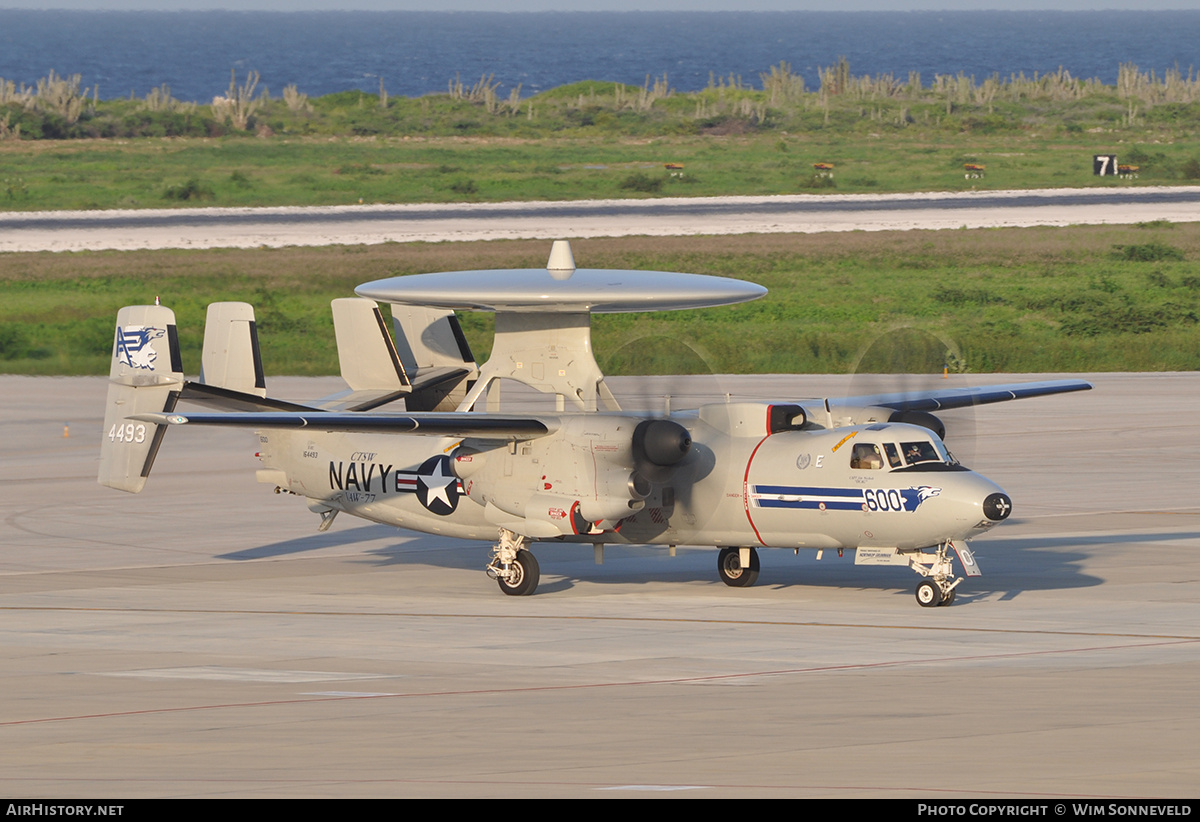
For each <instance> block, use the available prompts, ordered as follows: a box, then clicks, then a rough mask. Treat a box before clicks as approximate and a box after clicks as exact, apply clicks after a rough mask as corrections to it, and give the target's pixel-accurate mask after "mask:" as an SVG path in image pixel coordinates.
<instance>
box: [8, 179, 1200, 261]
mask: <svg viewBox="0 0 1200 822" xmlns="http://www.w3.org/2000/svg"><path fill="white" fill-rule="evenodd" d="M1151 220H1169V221H1171V222H1195V221H1196V220H1200V187H1197V186H1136V187H1133V186H1131V187H1124V186H1121V187H1113V188H1083V189H1046V190H1037V191H962V192H923V193H918V194H793V195H783V196H774V197H689V198H679V197H677V198H653V199H646V200H580V201H574V202H528V203H441V204H414V205H357V206H321V207H311V208H308V207H289V208H178V209H139V210H136V211H40V212H6V213H0V252H10V251H85V250H99V249H121V250H131V249H140V248H254V247H258V246H271V247H279V246H312V245H331V244H340V245H356V244H360V243H361V244H371V243H385V242H398V243H399V242H446V241H460V242H462V241H474V240H499V239H560V238H562V237H575V238H579V237H625V236H629V235H643V236H679V235H698V234H747V233H756V234H763V233H781V232H815V231H889V230H905V229H916V228H920V229H946V228H995V227H999V226H1037V225H1051V226H1063V225H1075V224H1103V223H1113V224H1130V223H1136V222H1146V221H1151Z"/></svg>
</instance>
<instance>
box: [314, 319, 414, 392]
mask: <svg viewBox="0 0 1200 822" xmlns="http://www.w3.org/2000/svg"><path fill="white" fill-rule="evenodd" d="M332 306H333V331H334V334H335V335H336V336H337V349H338V363H339V364H340V365H341V369H342V379H344V380H345V381H346V385H348V386H350V390H351V391H368V390H375V391H390V392H396V391H403V390H405V389H406V388H408V387H409V386H410V385H411V384H412V383H411V382H410V381H409V377H408V374H407V373H406V372H405V369H404V366H403V365H402V364H401V362H400V356H399V354H398V353H397V352H396V346H395V345H394V344H393V343H392V335H391V334H389V333H388V327H387V323H386V322H385V321H384V319H383V314H382V313H381V312H380V311H379V306H378V305H377V304H376V303H375V301H374V300H368V299H364V298H363V297H343V298H340V299H337V300H334V301H333V303H332ZM413 370H414V371H415V370H416V369H415V368H414V369H413Z"/></svg>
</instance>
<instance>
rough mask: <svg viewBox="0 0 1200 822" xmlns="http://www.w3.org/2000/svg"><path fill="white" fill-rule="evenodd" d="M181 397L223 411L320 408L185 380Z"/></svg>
mask: <svg viewBox="0 0 1200 822" xmlns="http://www.w3.org/2000/svg"><path fill="white" fill-rule="evenodd" d="M179 399H181V400H187V401H188V402H193V403H195V404H196V405H203V406H204V407H205V408H216V409H218V410H221V411H308V412H313V411H317V410H319V409H316V408H313V407H312V406H311V405H303V404H301V403H295V402H288V401H287V400H276V399H272V398H271V397H261V396H259V395H258V394H244V393H242V392H241V391H232V390H230V389H228V388H221V387H219V386H216V385H205V384H204V383H198V382H190V381H189V382H185V383H184V384H183V389H182V390H181V391H180V392H179Z"/></svg>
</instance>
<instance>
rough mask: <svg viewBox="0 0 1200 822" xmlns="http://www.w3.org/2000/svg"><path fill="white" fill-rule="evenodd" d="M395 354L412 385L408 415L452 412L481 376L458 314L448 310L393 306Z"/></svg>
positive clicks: (401, 305) (415, 306) (408, 399)
mask: <svg viewBox="0 0 1200 822" xmlns="http://www.w3.org/2000/svg"><path fill="white" fill-rule="evenodd" d="M392 323H393V324H394V326H395V329H396V352H397V355H398V356H399V358H400V362H401V365H402V366H403V367H404V369H405V370H406V371H407V373H408V374H409V376H410V378H411V379H412V382H413V391H412V394H411V395H410V396H409V397H408V398H407V399H406V400H405V405H406V406H407V407H408V410H409V411H453V410H454V409H455V408H456V407H457V406H458V404H459V403H460V402H461V401H462V399H463V398H464V397H465V396H466V394H467V389H468V387H469V383H470V381H471V380H474V379H475V377H477V376H478V374H479V369H478V367H477V366H476V364H475V355H474V354H472V353H471V347H470V346H469V345H468V344H467V338H466V336H465V335H464V334H463V331H462V326H460V325H459V324H458V317H457V315H455V313H454V312H453V311H451V310H449V309H445V308H429V307H426V306H420V305H403V304H398V303H397V304H393V305H392Z"/></svg>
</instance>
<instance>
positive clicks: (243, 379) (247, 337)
mask: <svg viewBox="0 0 1200 822" xmlns="http://www.w3.org/2000/svg"><path fill="white" fill-rule="evenodd" d="M200 382H201V383H203V384H204V385H212V386H216V387H218V388H227V389H229V390H230V391H238V392H240V393H243V394H253V395H255V396H257V397H265V396H266V395H267V382H266V378H265V377H264V376H263V366H262V354H261V353H260V352H259V349H258V326H257V325H256V324H255V322H254V307H253V306H252V305H250V304H249V303H212V304H210V305H209V306H208V315H207V317H206V318H205V320H204V353H203V355H202V357H201V360H200Z"/></svg>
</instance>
